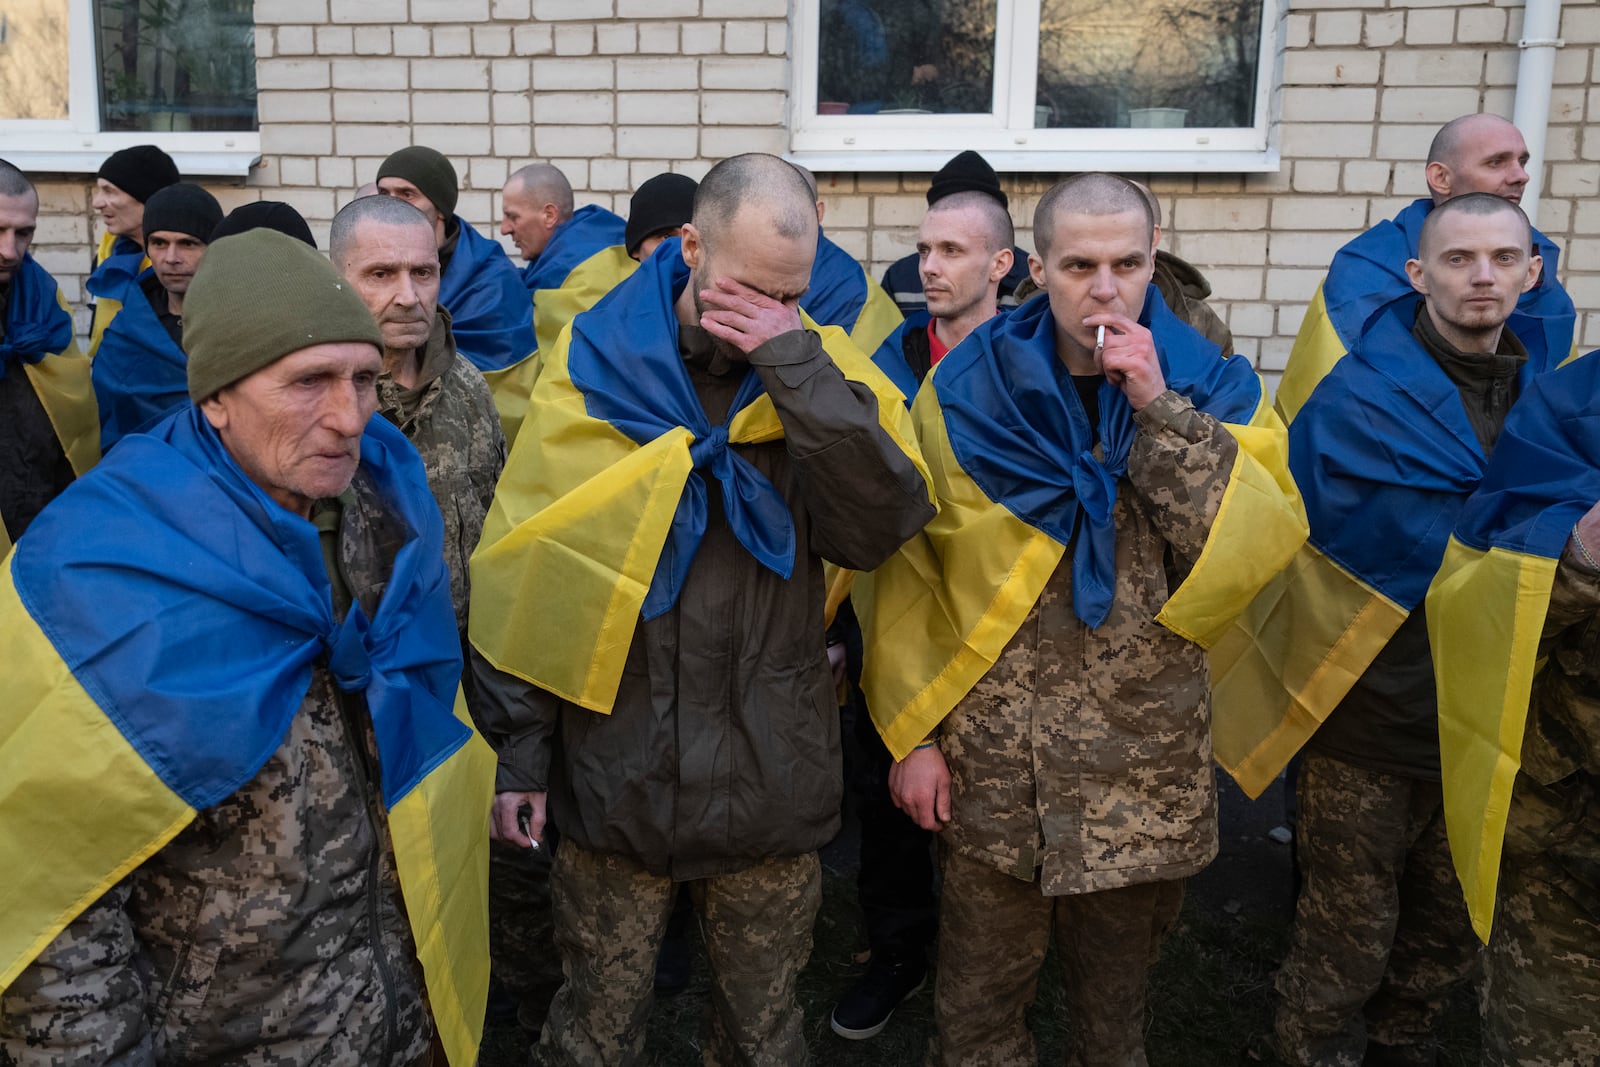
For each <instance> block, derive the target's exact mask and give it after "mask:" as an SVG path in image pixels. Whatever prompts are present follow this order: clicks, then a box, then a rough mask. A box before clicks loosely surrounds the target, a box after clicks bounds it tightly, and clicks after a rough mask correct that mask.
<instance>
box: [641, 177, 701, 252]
mask: <svg viewBox="0 0 1600 1067" xmlns="http://www.w3.org/2000/svg"><path fill="white" fill-rule="evenodd" d="M698 188H700V183H699V182H697V181H695V180H694V179H693V178H691V177H689V176H688V175H687V174H657V175H656V176H655V177H654V178H651V179H650V180H649V181H647V182H645V183H644V184H643V185H641V186H639V189H638V191H637V192H635V193H634V194H633V198H632V199H630V200H629V201H628V225H627V228H626V229H625V230H624V231H623V241H624V242H625V244H626V246H627V250H628V255H630V256H631V255H633V254H634V253H635V252H637V251H638V250H639V246H640V245H642V244H644V241H645V238H647V237H653V236H655V235H656V234H658V233H665V232H667V231H668V230H676V229H677V228H678V227H680V226H682V225H684V224H685V223H687V222H689V221H690V220H691V219H693V218H694V194H695V190H696V189H698Z"/></svg>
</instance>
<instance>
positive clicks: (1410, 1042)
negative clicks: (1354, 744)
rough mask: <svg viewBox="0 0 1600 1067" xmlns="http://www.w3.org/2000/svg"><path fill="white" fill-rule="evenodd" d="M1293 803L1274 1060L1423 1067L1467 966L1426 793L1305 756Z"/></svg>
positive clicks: (1468, 955)
mask: <svg viewBox="0 0 1600 1067" xmlns="http://www.w3.org/2000/svg"><path fill="white" fill-rule="evenodd" d="M1297 789H1298V793H1299V806H1300V813H1299V819H1298V821H1297V824H1296V830H1295V832H1296V837H1297V840H1296V844H1297V845H1298V849H1299V862H1300V877H1301V889H1300V898H1299V901H1298V902H1297V903H1296V905H1295V917H1294V928H1293V929H1292V930H1291V931H1290V937H1289V955H1288V957H1287V958H1286V959H1285V960H1284V961H1283V966H1282V967H1281V968H1280V969H1279V971H1278V979H1277V988H1278V995H1279V997H1280V1000H1279V1003H1278V1007H1277V1016H1276V1019H1275V1020H1274V1022H1275V1028H1276V1031H1277V1043H1278V1053H1279V1054H1280V1055H1281V1056H1282V1057H1283V1058H1284V1059H1285V1060H1286V1061H1288V1062H1289V1063H1291V1064H1294V1065H1296V1067H1361V1065H1362V1064H1363V1062H1365V1063H1368V1064H1372V1063H1383V1064H1396V1065H1402V1064H1406V1065H1409V1064H1432V1063H1434V1062H1435V1059H1436V1057H1437V1047H1436V1046H1437V1035H1436V1032H1435V1031H1436V1029H1437V1024H1438V1022H1439V1019H1440V1017H1441V1015H1442V1014H1443V1011H1444V1006H1445V1001H1446V1000H1447V998H1448V996H1449V994H1450V991H1451V990H1452V989H1453V988H1455V987H1456V986H1457V985H1458V984H1460V983H1461V982H1464V981H1466V980H1467V979H1469V978H1470V977H1472V975H1473V973H1474V972H1475V970H1476V969H1477V965H1478V960H1479V952H1478V939H1477V937H1476V936H1475V935H1474V934H1473V932H1472V927H1471V924H1470V923H1469V921H1468V919H1467V908H1466V903H1465V902H1464V901H1463V900H1462V896H1461V887H1460V886H1459V885H1458V884H1457V882H1456V876H1455V870H1454V868H1453V867H1452V866H1451V862H1450V846H1449V842H1448V841H1447V840H1446V839H1445V829H1444V808H1443V794H1442V792H1441V790H1440V786H1439V783H1438V782H1427V781H1420V780H1417V779H1412V778H1406V777H1402V776H1400V775H1392V774H1384V773H1381V772H1377V771H1368V770H1364V769H1362V768H1359V767H1355V766H1352V765H1351V764H1348V763H1345V762H1343V761H1341V760H1336V759H1331V758H1329V757H1327V756H1321V755H1316V754H1312V755H1308V756H1307V757H1306V760H1305V763H1304V764H1303V765H1302V766H1301V768H1300V778H1299V781H1298V783H1297Z"/></svg>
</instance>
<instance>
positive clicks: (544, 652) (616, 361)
mask: <svg viewBox="0 0 1600 1067" xmlns="http://www.w3.org/2000/svg"><path fill="white" fill-rule="evenodd" d="M688 280H689V268H688V267H687V266H686V265H685V264H684V262H683V257H682V254H681V252H680V249H679V244H678V241H677V239H676V238H673V239H670V240H668V241H665V242H663V243H662V245H661V246H660V247H659V248H657V250H656V252H655V254H653V255H652V256H651V257H650V258H649V259H648V260H647V261H646V262H645V263H644V264H643V265H642V266H641V267H640V268H639V270H638V272H637V273H635V274H634V275H633V276H632V277H630V278H629V279H628V280H627V281H625V282H623V283H622V284H621V285H619V286H617V287H616V288H615V289H614V290H612V291H611V293H610V294H609V295H608V296H606V297H605V298H604V299H603V300H601V301H600V303H598V304H597V305H595V307H594V308H593V309H592V310H590V311H588V312H586V313H584V314H581V315H579V316H578V317H577V318H576V319H574V320H573V322H572V325H571V326H570V327H569V328H568V330H567V331H566V332H564V333H563V334H562V336H561V339H560V340H559V341H558V342H557V343H556V347H555V349H554V350H553V351H552V352H551V353H549V358H548V360H547V361H546V363H545V366H544V368H543V370H542V371H541V373H540V376H539V384H538V386H537V387H536V388H535V391H534V395H533V401H532V404H531V406H530V409H529V425H528V430H529V432H528V433H527V434H526V435H524V437H523V439H520V440H519V441H518V443H517V445H516V447H515V448H513V450H512V453H511V456H510V458H509V460H508V461H507V464H506V470H505V473H504V474H503V475H502V477H501V479H500V484H499V486H498V487H497V488H496V491H495V498H494V503H493V504H492V505H491V506H490V509H489V515H488V518H487V519H486V521H485V523H484V532H483V539H482V540H481V541H480V543H479V547H478V550H477V552H476V553H474V555H473V558H472V583H473V600H472V621H471V626H470V633H471V636H472V641H473V644H474V645H475V646H476V647H477V648H478V650H479V651H480V652H481V653H483V655H484V656H486V657H487V658H488V659H489V661H490V662H492V663H493V664H494V665H495V666H496V667H498V668H499V669H501V670H503V671H507V672H509V673H511V674H514V675H517V676H519V677H521V678H524V679H526V680H527V681H529V682H532V683H533V684H535V685H538V686H540V687H541V688H544V689H547V690H549V691H550V692H552V693H555V694H556V695H558V696H560V697H562V698H563V699H566V700H569V701H571V702H573V703H575V704H578V705H580V706H582V707H585V708H589V709H590V710H593V711H598V712H602V713H609V712H610V710H611V707H612V704H613V702H614V701H615V699H616V694H617V688H618V685H619V684H620V682H621V677H622V667H623V663H624V661H625V659H626V657H627V653H628V648H629V646H630V645H631V644H632V641H633V634H634V630H635V627H636V626H637V623H638V621H639V619H640V617H641V616H642V617H644V618H647V619H648V618H653V617H655V616H657V615H659V614H661V613H662V612H665V611H667V610H668V609H669V608H670V607H671V606H672V604H673V603H674V602H675V601H676V598H677V594H678V590H679V589H680V588H681V586H682V583H683V581H684V579H685V577H686V575H687V573H688V569H689V565H690V563H691V562H692V561H693V558H694V553H695V550H696V548H697V547H698V545H699V540H700V536H701V534H702V533H703V532H704V529H705V523H706V519H707V505H706V493H707V492H708V486H707V482H706V479H705V478H704V477H703V476H702V473H701V472H706V473H709V474H711V475H714V476H715V480H716V482H717V483H718V485H719V486H720V491H721V494H722V500H723V505H724V510H725V512H726V514H727V517H728V522H729V525H730V527H731V528H732V530H733V532H734V534H735V536H736V537H737V538H738V540H739V542H740V543H741V544H742V545H743V546H744V547H745V549H746V550H747V551H749V552H750V553H751V554H752V555H753V556H755V557H756V558H757V559H758V560H760V562H761V563H762V564H763V565H765V566H766V567H768V568H769V569H771V570H772V571H774V572H775V573H777V574H780V575H783V576H784V577H788V576H789V575H790V574H791V573H792V568H793V566H794V553H795V543H796V542H795V536H794V525H793V522H794V520H793V517H792V515H791V514H790V512H789V508H788V505H787V503H786V502H785V501H784V499H783V497H782V496H781V495H780V494H779V493H778V491H777V489H776V488H775V487H773V486H772V485H771V484H770V483H769V482H768V481H767V479H766V478H765V477H764V476H762V474H761V473H760V472H759V471H758V470H756V469H755V467H754V466H752V465H751V464H749V463H748V461H746V460H745V459H744V458H743V457H742V456H740V455H739V454H738V452H737V451H735V450H734V449H733V448H732V447H731V446H734V445H749V444H760V443H763V442H769V441H777V440H780V439H781V438H782V437H783V424H782V423H781V422H780V421H779V419H778V416H777V411H776V409H775V408H774V406H773V404H772V400H771V398H770V397H768V396H767V395H766V392H765V389H764V387H763V386H762V384H761V379H760V376H759V375H758V374H757V373H756V371H755V370H754V369H753V368H752V369H750V370H749V371H748V372H747V374H746V377H745V379H744V381H743V384H742V385H741V387H740V389H739V391H738V393H737V395H736V397H735V399H734V401H733V404H732V405H731V407H730V409H729V416H728V422H727V423H726V424H724V425H722V426H712V425H711V424H710V422H709V420H708V419H707V418H706V415H705V411H704V409H703V407H702V406H701V404H700V401H699V398H698V396H697V395H696V393H695V390H694V385H693V383H692V381H691V380H690V378H689V372H688V369H687V368H686V367H685V365H684V362H683V357H682V355H681V354H680V352H679V348H678V319H677V313H676V310H675V302H676V300H677V298H678V296H679V294H680V293H681V292H682V291H683V287H684V286H685V285H686V284H688ZM804 321H805V323H806V325H807V327H808V328H814V324H812V323H811V322H810V321H809V320H808V319H805V320H804ZM817 332H819V333H820V334H821V336H822V343H823V347H824V348H825V350H826V351H827V353H828V355H829V356H830V357H831V358H832V359H833V361H834V363H835V365H836V366H837V367H838V368H839V370H840V371H841V372H842V373H843V374H844V375H845V377H846V378H849V379H852V380H855V381H860V382H863V383H865V384H866V385H868V386H869V387H870V388H871V389H872V390H873V392H874V393H875V394H876V395H877V397H878V417H879V421H880V424H881V425H882V426H883V427H884V429H885V430H886V432H888V434H889V435H890V437H891V438H892V439H894V440H895V442H896V443H897V444H899V445H900V447H901V448H902V449H904V450H905V451H906V453H907V454H908V455H910V456H912V457H913V458H914V459H917V460H918V462H919V464H920V454H919V453H918V451H917V448H916V445H915V444H914V440H915V439H914V436H913V434H912V432H911V428H910V420H909V417H908V415H907V413H906V410H905V407H904V404H903V402H902V400H901V397H900V394H899V392H898V391H897V390H896V389H895V388H894V386H893V385H892V384H890V382H889V381H888V379H887V378H885V377H884V376H883V374H882V373H881V372H880V371H878V370H877V368H875V367H873V366H872V364H871V363H870V361H868V359H867V358H866V357H865V356H863V355H862V354H861V353H860V352H859V351H857V350H856V349H855V347H854V346H853V345H851V344H850V342H849V340H848V339H847V338H846V337H845V336H844V333H843V331H842V330H838V329H834V328H822V329H820V330H818V331H817Z"/></svg>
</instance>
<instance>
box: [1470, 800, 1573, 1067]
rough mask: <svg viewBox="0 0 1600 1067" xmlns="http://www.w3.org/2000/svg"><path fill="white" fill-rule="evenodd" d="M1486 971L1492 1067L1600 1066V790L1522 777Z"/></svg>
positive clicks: (1486, 1039)
mask: <svg viewBox="0 0 1600 1067" xmlns="http://www.w3.org/2000/svg"><path fill="white" fill-rule="evenodd" d="M1484 970H1485V972H1486V978H1487V981H1486V982H1485V983H1484V989H1483V1004H1482V1006H1483V1021H1484V1034H1483V1046H1484V1050H1483V1062H1484V1064H1485V1065H1486V1067H1512V1065H1516V1067H1585V1065H1593V1064H1600V781H1596V780H1595V779H1594V778H1592V777H1588V776H1585V775H1582V774H1577V775H1573V776H1572V777H1570V778H1567V779H1565V780H1563V781H1561V782H1557V783H1555V784H1554V785H1551V786H1541V785H1538V784H1537V783H1535V782H1533V781H1532V780H1531V779H1529V778H1528V777H1527V776H1525V775H1523V776H1519V777H1518V779H1517V788H1516V792H1515V794H1514V795H1513V797H1512V801H1511V814H1510V819H1509V820H1508V825H1507V828H1506V849H1505V858H1504V861H1503V863H1502V864H1501V868H1500V891H1499V895H1498V900H1497V902H1496V905H1495V918H1494V931H1493V933H1492V935H1491V937H1490V939H1489V951H1488V953H1487V954H1486V956H1485V961H1484Z"/></svg>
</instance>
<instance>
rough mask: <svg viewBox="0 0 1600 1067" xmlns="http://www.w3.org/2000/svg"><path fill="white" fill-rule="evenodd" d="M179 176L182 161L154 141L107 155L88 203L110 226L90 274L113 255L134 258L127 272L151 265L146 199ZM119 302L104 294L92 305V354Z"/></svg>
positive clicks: (90, 346) (90, 336)
mask: <svg viewBox="0 0 1600 1067" xmlns="http://www.w3.org/2000/svg"><path fill="white" fill-rule="evenodd" d="M178 180H179V176H178V165H177V164H176V163H174V162H173V161H172V157H171V156H169V155H167V154H166V153H165V152H163V151H162V150H161V149H159V148H157V147H156V146H155V145H153V144H139V145H133V146H132V147H129V148H121V149H118V150H117V151H115V152H113V153H111V155H109V156H107V157H106V161H105V162H104V163H102V164H100V170H99V171H98V172H97V173H96V174H95V176H94V196H93V198H92V199H91V200H90V207H91V208H92V209H93V211H94V212H95V213H96V214H98V215H99V216H100V218H101V219H102V221H103V222H104V223H105V228H106V230H105V233H103V234H101V235H100V244H99V246H98V247H97V248H96V249H95V254H94V269H93V271H91V274H90V276H91V277H93V273H94V271H98V270H99V269H100V268H101V266H102V265H104V264H105V263H106V262H107V261H108V260H110V259H113V258H120V257H131V259H132V262H131V263H126V264H123V265H122V267H121V270H122V271H123V272H124V273H129V274H137V273H139V271H141V270H143V269H144V268H145V267H146V266H148V265H149V263H148V261H147V260H145V258H144V208H145V204H146V203H147V202H148V201H149V200H150V198H151V197H152V196H154V195H155V194H156V193H157V192H159V191H160V190H162V189H165V188H166V187H167V186H169V185H176V184H177V183H178ZM119 306H120V305H118V304H117V302H116V301H114V300H104V299H102V300H97V301H95V302H94V303H93V304H91V305H90V310H91V311H92V312H93V313H94V319H93V323H92V325H91V327H90V330H89V355H90V357H91V358H93V356H94V354H95V349H96V348H97V347H98V346H99V343H100V337H101V335H102V334H104V333H105V329H106V327H107V326H108V325H110V323H111V320H112V318H113V317H115V316H116V313H117V309H118V307H119Z"/></svg>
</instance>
